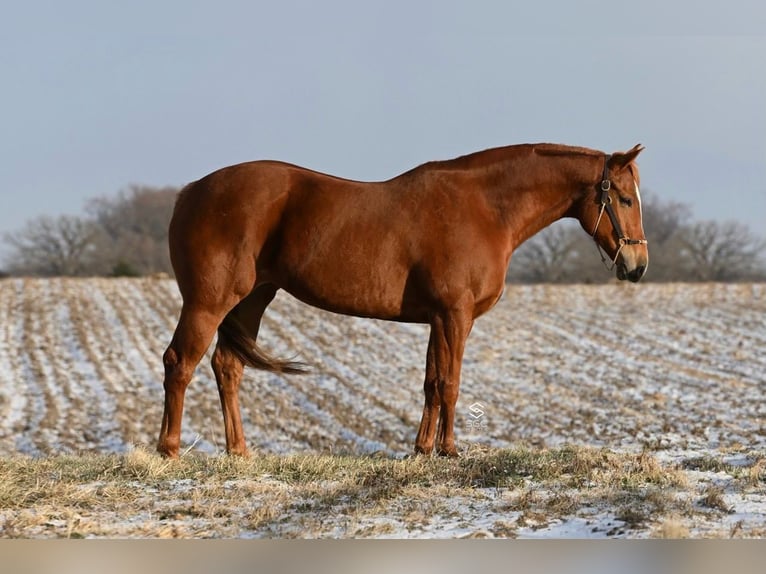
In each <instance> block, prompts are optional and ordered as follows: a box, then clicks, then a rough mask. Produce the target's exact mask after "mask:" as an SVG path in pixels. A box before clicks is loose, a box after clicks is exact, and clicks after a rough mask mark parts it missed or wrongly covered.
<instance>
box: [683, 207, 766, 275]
mask: <svg viewBox="0 0 766 574" xmlns="http://www.w3.org/2000/svg"><path fill="white" fill-rule="evenodd" d="M680 245H681V250H680V256H681V258H682V261H683V264H682V266H683V268H684V269H685V270H686V273H687V275H688V276H689V277H690V278H692V279H694V280H697V281H737V280H747V279H756V278H761V279H762V278H763V277H764V269H763V262H762V260H761V256H762V254H763V252H764V249H766V241H764V240H763V239H761V238H759V237H758V236H756V235H755V234H754V233H753V232H752V231H750V229H749V228H748V227H747V226H746V225H744V224H742V223H739V222H736V221H727V222H723V223H720V222H717V221H701V222H698V223H695V224H693V225H689V226H687V227H686V228H685V229H684V230H683V231H682V233H681V235H680Z"/></svg>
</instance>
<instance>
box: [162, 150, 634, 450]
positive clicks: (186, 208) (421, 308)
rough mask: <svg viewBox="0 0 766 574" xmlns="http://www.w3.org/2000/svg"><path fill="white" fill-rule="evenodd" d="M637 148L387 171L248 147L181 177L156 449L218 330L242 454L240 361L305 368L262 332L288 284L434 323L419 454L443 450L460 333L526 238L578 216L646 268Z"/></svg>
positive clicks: (356, 308) (169, 443) (449, 439)
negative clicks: (261, 343) (264, 153)
mask: <svg viewBox="0 0 766 574" xmlns="http://www.w3.org/2000/svg"><path fill="white" fill-rule="evenodd" d="M643 149H644V148H643V147H642V146H641V145H640V144H638V145H636V146H634V147H633V148H631V149H630V150H629V151H627V152H616V153H612V154H607V153H604V152H602V151H597V150H593V149H588V148H583V147H573V146H565V145H559V144H521V145H511V146H505V147H498V148H492V149H487V150H484V151H480V152H476V153H472V154H469V155H465V156H461V157H458V158H455V159H452V160H447V161H433V162H428V163H424V164H422V165H420V166H418V167H416V168H414V169H411V170H410V171H407V172H405V173H402V174H401V175H398V176H396V177H394V178H393V179H389V180H387V181H378V182H361V181H353V180H349V179H342V178H339V177H335V176H332V175H327V174H324V173H319V172H317V171H312V170H309V169H306V168H303V167H299V166H296V165H292V164H288V163H283V162H278V161H253V162H248V163H241V164H237V165H232V166H229V167H224V168H222V169H220V170H217V171H214V172H213V173H210V174H209V175H207V176H205V177H203V178H202V179H200V180H198V181H196V182H193V183H191V184H189V185H187V186H186V187H185V188H184V189H183V190H182V191H181V192H180V193H179V195H178V197H177V200H176V204H175V208H174V212H173V216H172V218H171V222H170V226H169V231H168V236H169V239H168V243H169V248H170V257H171V262H172V266H173V270H174V272H175V278H176V281H177V283H178V287H179V290H180V292H181V295H182V298H183V304H182V308H181V312H180V317H179V319H178V324H177V327H176V329H175V332H174V334H173V337H172V340H171V342H170V344H169V346H168V347H167V350H166V351H165V352H164V354H163V357H162V359H163V365H164V371H165V373H164V382H163V386H164V391H165V404H164V413H163V416H162V425H161V429H160V434H159V440H158V443H157V450H158V451H159V453H160V454H162V455H164V456H166V457H170V458H175V457H177V456H178V452H179V447H180V438H181V418H182V414H183V404H184V394H185V391H186V388H187V386H188V384H189V381H190V379H191V377H192V374H193V372H194V369H195V368H196V366H197V364H198V363H199V361H200V360H201V359H202V357H203V355H204V353H205V352H206V350H207V349H208V347H209V346H210V344H211V343H212V340H213V338H214V336H215V334H216V332H217V333H218V339H217V343H216V347H215V350H214V352H213V356H212V367H213V371H214V374H215V379H216V383H217V388H218V393H219V398H220V402H221V407H222V411H223V421H224V431H225V436H226V452H227V453H228V454H231V455H245V456H246V455H248V450H247V446H246V443H245V437H244V434H243V430H242V421H241V415H240V406H239V396H238V393H239V386H240V381H241V379H242V374H243V370H244V367H245V366H249V367H253V368H256V369H263V370H267V371H272V372H279V373H285V374H290V373H300V372H305V369H304V365H302V364H300V363H294V362H291V361H286V360H282V359H278V358H275V357H272V356H270V355H268V354H267V353H265V352H264V351H263V350H262V349H260V348H259V347H258V345H257V343H256V338H257V336H258V329H259V326H260V322H261V318H262V316H263V313H264V311H265V310H266V308H267V307H268V305H269V303H270V302H271V301H272V300H273V299H274V296H275V295H276V293H277V291H278V290H279V289H284V290H285V291H286V292H288V293H290V294H291V295H292V296H294V297H296V298H297V299H299V300H300V301H303V302H304V303H307V304H308V305H312V306H315V307H318V308H320V309H324V310H327V311H331V312H335V313H341V314H345V315H353V316H358V317H367V318H377V319H384V320H391V321H403V322H413V323H422V324H428V325H430V337H429V340H428V350H427V356H426V367H425V382H424V385H423V389H424V393H425V404H424V406H423V414H422V417H421V421H420V426H419V428H418V432H417V436H416V439H415V452H416V453H419V454H423V455H429V454H431V453H432V452H433V450H434V446H435V445H436V452H437V453H438V454H441V455H445V456H457V455H458V451H457V448H456V445H455V435H454V423H455V405H456V402H457V398H458V391H459V387H460V370H461V362H462V357H463V351H464V349H465V344H466V338H467V337H468V335H469V333H470V331H471V328H472V326H473V323H474V321H475V320H476V319H477V318H478V317H480V316H481V315H482V314H484V313H486V312H487V311H488V310H489V309H491V308H492V307H493V305H495V303H497V301H498V300H499V299H500V296H501V295H502V293H503V289H504V286H505V275H506V270H507V267H508V265H509V262H510V259H511V255H512V253H513V252H514V250H515V249H516V248H517V247H518V246H519V245H520V244H521V243H523V242H524V241H525V240H527V239H528V238H530V237H532V236H533V235H534V234H535V233H537V232H538V231H540V230H541V229H543V228H544V227H546V226H548V225H549V224H551V223H553V222H554V221H556V220H558V219H561V218H564V217H571V218H576V219H578V220H579V222H580V224H581V226H582V227H583V228H584V230H585V231H586V232H587V233H589V234H590V235H591V236H592V237H593V239H594V240H595V242H596V245H597V247H598V248H599V251H601V250H603V251H604V252H605V253H606V255H607V256H608V257H609V260H610V262H611V268H616V276H617V278H618V279H620V280H625V279H627V280H629V281H632V282H637V281H639V280H640V279H641V277H642V276H643V275H644V273H645V271H646V268H647V265H648V249H647V242H646V238H645V235H644V231H643V224H642V213H641V196H640V191H639V184H640V179H639V172H638V167H637V165H636V163H635V159H636V157H637V156H638V155H639V153H640V152H641V151H642V150H643ZM605 213H606V215H607V217H603V216H604V214H605ZM602 259H605V258H604V256H603V255H602Z"/></svg>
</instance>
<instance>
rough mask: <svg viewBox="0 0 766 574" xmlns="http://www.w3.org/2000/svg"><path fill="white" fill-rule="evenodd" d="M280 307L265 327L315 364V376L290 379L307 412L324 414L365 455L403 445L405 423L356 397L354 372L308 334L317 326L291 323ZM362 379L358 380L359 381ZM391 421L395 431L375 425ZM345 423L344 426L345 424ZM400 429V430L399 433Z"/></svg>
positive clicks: (307, 321)
mask: <svg viewBox="0 0 766 574" xmlns="http://www.w3.org/2000/svg"><path fill="white" fill-rule="evenodd" d="M282 312H283V311H282V309H280V307H279V306H278V305H274V306H273V308H271V307H270V308H269V310H268V312H267V314H266V315H265V316H264V323H265V324H267V325H268V327H269V329H270V330H271V331H272V332H273V333H274V335H276V337H279V338H281V339H282V340H284V341H286V342H287V344H288V345H287V348H292V349H300V350H301V351H302V352H303V353H304V355H303V356H305V357H308V358H309V360H310V361H311V362H312V363H313V365H312V366H313V367H314V372H313V373H312V374H310V375H309V376H303V377H290V378H289V380H288V382H289V384H290V385H291V386H293V387H294V388H296V389H297V390H298V392H300V393H301V394H302V395H303V396H304V397H305V399H306V401H307V404H306V406H307V408H309V409H316V413H315V414H317V415H318V414H319V413H322V415H321V416H322V418H323V419H324V424H325V425H329V427H330V428H331V429H333V430H334V432H340V433H341V435H342V438H343V439H344V440H346V441H349V442H350V443H351V444H352V445H353V446H354V448H355V450H360V451H363V452H370V451H376V450H386V449H388V448H389V444H392V443H394V444H395V443H397V442H401V441H403V438H404V437H402V436H401V433H399V434H397V430H400V431H401V430H402V429H401V421H399V420H394V417H393V416H392V415H390V413H387V412H381V410H380V409H378V408H375V405H372V404H370V402H369V400H365V398H364V397H363V396H362V394H361V393H360V394H357V395H354V394H352V393H351V392H350V391H349V389H348V385H351V386H352V387H353V385H352V384H351V382H350V380H349V378H350V379H351V380H353V378H354V375H353V372H352V371H351V370H350V369H348V368H347V367H346V366H345V365H343V364H342V363H340V362H339V361H337V360H335V359H334V358H333V357H332V356H330V355H329V354H327V353H326V350H325V349H324V348H321V347H319V346H318V345H317V344H316V343H315V342H314V341H313V340H312V338H311V336H307V335H306V334H304V333H311V334H312V335H313V334H315V333H316V330H315V326H313V325H311V324H310V319H307V318H306V317H305V315H304V316H303V317H302V318H301V319H300V320H296V321H294V322H293V321H290V320H289V319H287V317H286V316H284V315H282ZM357 379H358V377H357ZM386 417H388V418H389V419H390V420H391V425H392V427H393V428H392V427H387V426H381V425H376V424H374V423H373V422H372V421H377V420H378V419H380V418H386ZM341 421H342V422H341ZM397 427H398V429H397Z"/></svg>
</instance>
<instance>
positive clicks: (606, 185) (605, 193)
mask: <svg viewBox="0 0 766 574" xmlns="http://www.w3.org/2000/svg"><path fill="white" fill-rule="evenodd" d="M610 157H612V156H611V155H609V154H607V155H606V156H605V157H604V173H603V175H602V176H601V209H600V210H599V212H598V219H596V226H595V227H594V228H593V233H591V234H590V235H591V237H593V241H594V242H595V243H596V249H598V254H599V255H600V256H601V263H603V264H604V266H605V267H606V268H607V269H609V271H611V270H612V269H614V266H615V265H616V264H617V257H619V256H620V251H622V248H623V247H625V246H626V245H645V244H646V243H647V241H646V239H630V238H629V237H628V236H626V235H625V234H624V233H623V232H622V226H621V225H620V222H619V221H617V215H616V214H615V213H614V208H613V207H612V196H610V195H609V190H610V189H612V182H611V181H610V180H609V167H608V166H609V158H610ZM605 210H606V214H607V215H608V216H609V220H610V221H611V222H612V227H613V228H614V232H615V233H616V234H617V243H618V245H619V247H618V248H617V253H615V254H614V259H611V260H610V259H609V257H607V256H606V254H605V253H604V252H603V251H602V250H601V246H600V245H599V244H598V241H596V231H598V224H599V223H601V217H602V216H603V215H604V211H605ZM607 261H611V266H609V265H608V264H607Z"/></svg>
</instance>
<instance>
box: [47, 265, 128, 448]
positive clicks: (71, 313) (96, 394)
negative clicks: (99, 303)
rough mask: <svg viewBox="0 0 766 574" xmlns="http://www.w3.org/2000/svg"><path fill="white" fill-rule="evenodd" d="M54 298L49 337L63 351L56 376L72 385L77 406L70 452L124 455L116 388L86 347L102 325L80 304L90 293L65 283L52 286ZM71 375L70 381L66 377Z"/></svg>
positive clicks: (78, 284) (69, 390)
mask: <svg viewBox="0 0 766 574" xmlns="http://www.w3.org/2000/svg"><path fill="white" fill-rule="evenodd" d="M94 283H95V282H94V281H89V283H88V286H89V287H90V288H91V290H96V289H97V285H95V284H94ZM51 285H52V287H53V292H52V293H51V295H52V296H53V298H54V302H53V303H52V305H51V307H50V310H51V313H52V314H51V316H50V317H49V319H50V320H51V323H52V324H51V327H50V330H49V338H50V345H51V348H53V349H57V350H61V351H63V352H57V353H55V356H57V357H59V358H60V360H59V361H58V362H59V363H60V365H58V368H57V371H58V373H59V377H58V380H59V381H64V380H65V381H67V387H66V389H65V390H64V389H62V392H66V393H67V396H68V397H69V398H70V399H71V401H72V403H73V405H72V406H70V408H69V411H70V412H71V415H72V416H71V419H72V421H71V422H70V423H69V424H68V425H67V428H69V427H71V428H76V429H78V432H77V433H76V434H75V435H74V436H73V437H71V438H69V439H68V443H67V445H66V447H67V448H68V449H70V450H95V451H100V452H120V451H123V450H124V443H123V442H122V436H123V433H122V430H123V429H121V428H120V427H119V425H118V424H116V422H115V417H114V415H115V397H114V394H113V393H112V392H111V389H109V388H108V387H105V386H104V380H103V377H102V376H101V373H100V372H99V369H98V367H97V365H98V359H95V360H94V358H93V357H92V355H91V353H90V352H89V349H88V346H87V338H88V335H87V334H88V333H91V332H92V330H93V329H96V328H98V327H100V326H98V325H95V324H93V323H92V322H89V321H88V320H87V319H84V318H86V317H90V315H89V314H88V313H87V312H85V313H83V311H84V309H83V306H82V304H81V301H82V299H83V298H85V297H87V296H88V295H87V294H88V290H86V289H82V283H81V282H80V281H77V280H67V279H61V280H57V281H55V282H52V283H51ZM64 373H66V376H65V377H62V376H61V375H63V374H64Z"/></svg>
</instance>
